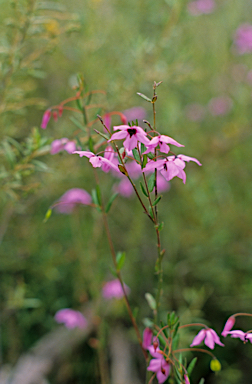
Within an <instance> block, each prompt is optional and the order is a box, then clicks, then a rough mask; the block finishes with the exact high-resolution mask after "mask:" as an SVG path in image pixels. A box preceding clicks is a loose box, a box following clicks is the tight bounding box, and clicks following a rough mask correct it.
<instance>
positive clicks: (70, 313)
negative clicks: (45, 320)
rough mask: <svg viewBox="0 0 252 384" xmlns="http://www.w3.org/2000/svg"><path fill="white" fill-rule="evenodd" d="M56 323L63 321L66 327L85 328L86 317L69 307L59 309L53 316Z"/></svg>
mask: <svg viewBox="0 0 252 384" xmlns="http://www.w3.org/2000/svg"><path fill="white" fill-rule="evenodd" d="M54 318H55V320H56V321H57V323H63V324H64V325H65V326H66V327H67V328H69V329H72V328H76V327H77V328H81V329H83V328H85V327H86V326H87V324H88V322H87V319H86V318H85V317H84V316H83V315H82V313H81V312H79V311H74V310H73V309H70V308H64V309H60V310H59V311H58V312H56V314H55V316H54Z"/></svg>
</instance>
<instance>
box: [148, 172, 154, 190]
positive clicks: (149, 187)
mask: <svg viewBox="0 0 252 384" xmlns="http://www.w3.org/2000/svg"><path fill="white" fill-rule="evenodd" d="M155 184H156V177H155V173H153V174H152V175H151V176H150V178H149V180H148V189H149V191H150V192H152V191H153V189H154V187H155Z"/></svg>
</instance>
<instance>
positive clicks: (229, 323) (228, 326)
mask: <svg viewBox="0 0 252 384" xmlns="http://www.w3.org/2000/svg"><path fill="white" fill-rule="evenodd" d="M234 323H235V318H234V317H233V316H230V317H229V318H228V319H227V322H226V324H225V325H224V328H223V331H222V332H221V335H222V336H224V337H226V336H227V335H228V332H229V331H230V330H231V329H232V328H233V326H234Z"/></svg>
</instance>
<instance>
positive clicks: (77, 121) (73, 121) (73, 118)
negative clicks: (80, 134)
mask: <svg viewBox="0 0 252 384" xmlns="http://www.w3.org/2000/svg"><path fill="white" fill-rule="evenodd" d="M69 119H70V120H71V122H72V123H74V125H76V127H78V128H79V129H81V130H82V131H84V132H86V130H85V128H84V127H83V125H82V124H81V122H80V121H79V120H77V119H76V118H75V117H73V116H70V117H69Z"/></svg>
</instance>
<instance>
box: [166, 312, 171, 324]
mask: <svg viewBox="0 0 252 384" xmlns="http://www.w3.org/2000/svg"><path fill="white" fill-rule="evenodd" d="M167 324H168V325H169V327H170V326H171V315H170V312H168V313H167Z"/></svg>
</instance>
